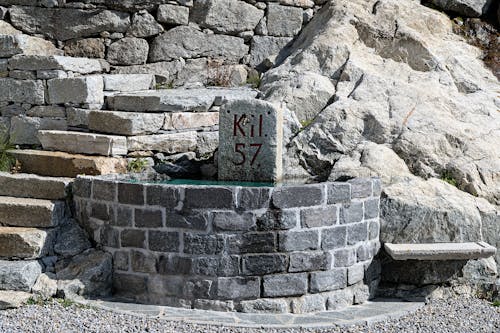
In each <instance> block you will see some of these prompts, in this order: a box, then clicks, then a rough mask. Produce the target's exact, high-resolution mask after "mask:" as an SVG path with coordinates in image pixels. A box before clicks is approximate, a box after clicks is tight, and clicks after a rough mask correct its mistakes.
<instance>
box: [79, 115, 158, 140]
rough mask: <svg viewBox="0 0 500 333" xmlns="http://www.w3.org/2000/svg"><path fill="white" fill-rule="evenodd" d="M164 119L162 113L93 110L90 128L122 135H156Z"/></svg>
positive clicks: (89, 122) (89, 118) (89, 120)
mask: <svg viewBox="0 0 500 333" xmlns="http://www.w3.org/2000/svg"><path fill="white" fill-rule="evenodd" d="M164 119H165V116H164V114H162V113H138V112H118V111H98V110H92V111H90V112H89V114H88V128H89V129H90V130H93V131H96V132H102V133H111V134H120V135H139V134H146V133H156V132H158V131H159V130H160V129H161V127H162V125H163V121H164Z"/></svg>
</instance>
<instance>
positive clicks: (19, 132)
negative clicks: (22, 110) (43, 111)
mask: <svg viewBox="0 0 500 333" xmlns="http://www.w3.org/2000/svg"><path fill="white" fill-rule="evenodd" d="M48 128H52V129H57V130H61V131H65V130H66V129H67V128H68V124H67V122H66V119H64V118H60V119H59V118H39V117H25V116H16V117H12V118H11V121H10V135H11V138H12V139H11V141H12V143H14V144H19V145H28V144H32V145H39V144H40V140H39V138H38V133H39V131H40V130H45V129H48Z"/></svg>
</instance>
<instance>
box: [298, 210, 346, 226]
mask: <svg viewBox="0 0 500 333" xmlns="http://www.w3.org/2000/svg"><path fill="white" fill-rule="evenodd" d="M300 218H301V223H302V227H303V228H318V227H327V226H332V225H334V224H336V223H337V207H336V206H326V207H318V208H306V209H303V210H301V212H300Z"/></svg>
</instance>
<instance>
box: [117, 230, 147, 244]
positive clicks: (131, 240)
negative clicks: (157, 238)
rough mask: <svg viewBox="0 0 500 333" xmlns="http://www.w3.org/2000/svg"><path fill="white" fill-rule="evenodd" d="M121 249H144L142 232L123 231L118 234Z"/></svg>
mask: <svg viewBox="0 0 500 333" xmlns="http://www.w3.org/2000/svg"><path fill="white" fill-rule="evenodd" d="M120 238H121V245H122V247H137V248H144V242H145V240H146V233H145V231H143V230H137V229H125V230H122V232H121V234H120Z"/></svg>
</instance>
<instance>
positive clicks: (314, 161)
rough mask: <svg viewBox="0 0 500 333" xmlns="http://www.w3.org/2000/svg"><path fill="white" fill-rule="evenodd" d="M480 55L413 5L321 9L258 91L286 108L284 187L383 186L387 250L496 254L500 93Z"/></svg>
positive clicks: (338, 4) (392, 0)
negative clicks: (466, 247) (450, 247)
mask: <svg viewBox="0 0 500 333" xmlns="http://www.w3.org/2000/svg"><path fill="white" fill-rule="evenodd" d="M481 55H482V52H481V50H479V49H477V48H475V47H472V46H470V45H468V44H467V43H465V42H464V40H463V39H462V37H460V36H458V35H455V34H454V33H453V31H452V23H451V21H450V19H449V18H448V17H447V16H446V15H444V14H442V13H440V12H438V11H436V10H433V9H431V8H428V7H425V6H422V5H421V4H420V3H419V2H417V1H396V0H381V1H375V0H373V1H364V0H352V1H347V0H337V1H331V2H330V3H328V4H326V5H325V6H324V7H323V8H322V9H321V10H320V11H319V12H318V14H316V15H315V17H314V18H313V20H312V21H311V22H310V23H309V24H308V25H307V26H306V27H305V28H304V29H303V31H302V33H301V34H300V35H299V37H298V38H297V40H296V41H295V43H294V44H293V46H292V48H291V50H290V55H289V56H288V57H287V58H286V59H284V60H282V61H281V63H280V64H279V65H278V66H277V67H275V68H273V69H271V70H270V71H268V72H267V73H266V74H265V75H264V77H263V80H262V84H261V90H263V94H264V96H265V97H264V98H265V99H266V100H268V101H272V102H275V103H281V104H282V105H283V106H284V107H286V109H287V111H286V112H285V122H284V124H285V136H286V140H285V141H286V142H285V144H286V146H287V154H286V156H285V157H284V170H285V172H286V173H287V176H288V177H294V176H295V177H298V176H302V177H303V176H306V177H315V178H318V179H320V180H321V179H330V180H336V179H346V178H350V177H356V176H370V175H379V176H381V177H382V180H383V182H384V187H385V190H384V193H383V199H382V207H383V216H382V217H383V224H382V230H381V237H382V239H383V240H390V241H394V242H405V241H409V242H421V241H436V242H439V241H467V240H470V241H480V240H487V241H488V242H489V243H491V244H493V245H496V246H498V244H499V243H500V242H499V241H500V233H499V232H498V230H499V225H500V219H499V215H498V211H499V209H498V205H499V204H500V159H499V158H498V156H500V146H499V145H498V142H500V127H499V124H500V113H498V107H499V106H500V102H499V100H498V97H497V95H498V91H500V84H499V82H498V80H497V79H496V77H495V76H494V75H493V74H492V73H491V71H490V70H488V69H487V68H486V67H485V65H484V63H483V62H482V60H481ZM303 78H308V80H304V79H303ZM485 226H486V227H485ZM497 259H500V258H497Z"/></svg>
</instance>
